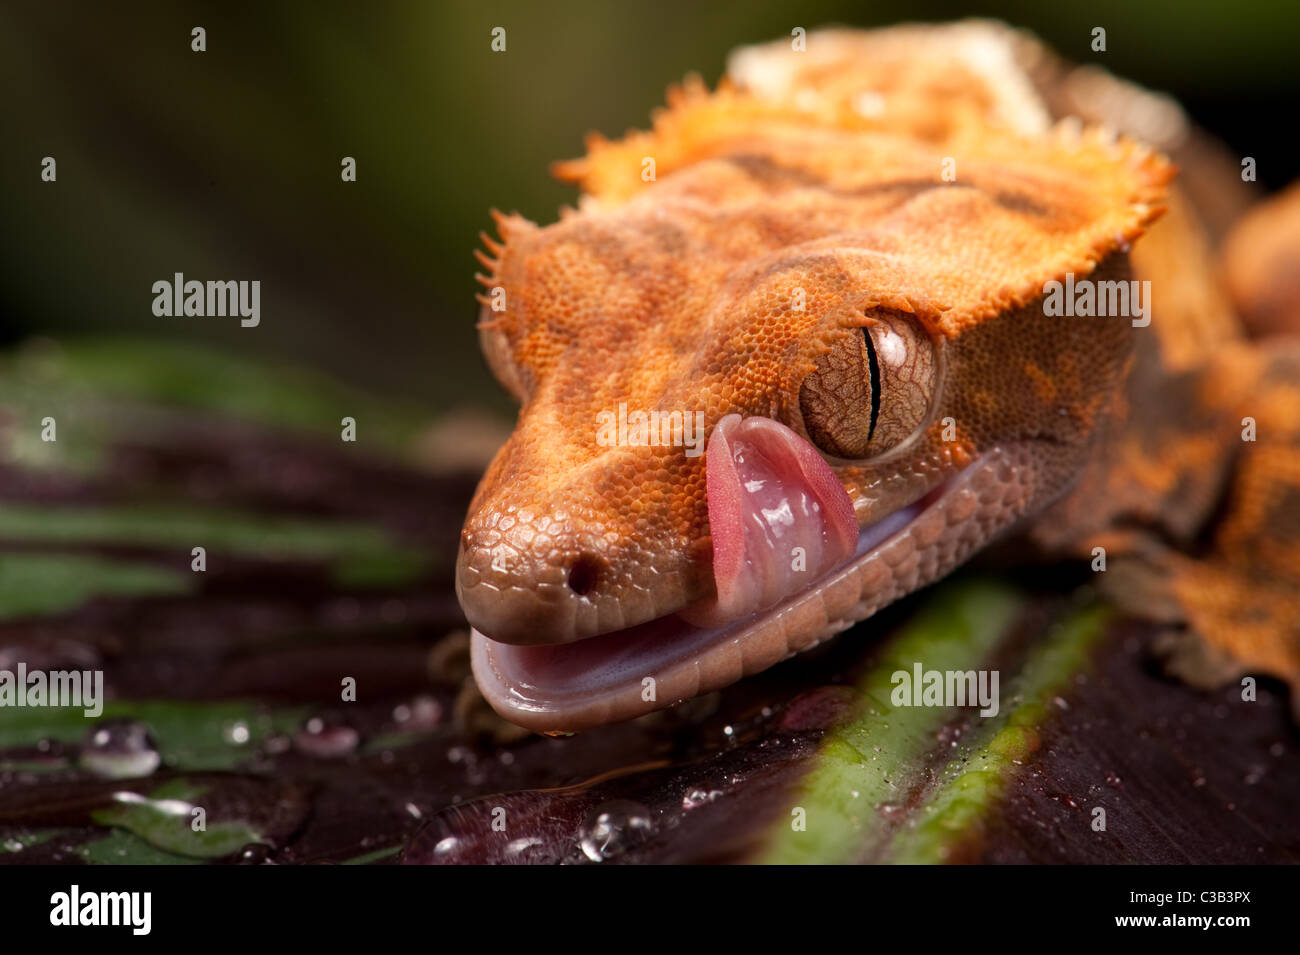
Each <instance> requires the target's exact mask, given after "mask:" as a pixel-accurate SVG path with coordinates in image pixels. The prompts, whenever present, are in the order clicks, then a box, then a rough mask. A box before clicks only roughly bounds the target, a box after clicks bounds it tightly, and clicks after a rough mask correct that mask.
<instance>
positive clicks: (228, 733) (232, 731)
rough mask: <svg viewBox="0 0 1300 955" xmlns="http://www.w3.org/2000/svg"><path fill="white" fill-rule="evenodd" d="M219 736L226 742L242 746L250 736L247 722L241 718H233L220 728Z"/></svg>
mask: <svg viewBox="0 0 1300 955" xmlns="http://www.w3.org/2000/svg"><path fill="white" fill-rule="evenodd" d="M221 738H222V739H224V740H225V741H226V742H227V743H234V744H235V745H236V746H243V745H244V744H245V743H247V742H248V741H249V739H251V738H252V733H251V732H249V729H248V724H247V723H245V722H244V721H243V720H235V721H234V722H233V723H227V724H226V725H225V726H223V727H222V728H221Z"/></svg>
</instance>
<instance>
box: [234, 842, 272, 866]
mask: <svg viewBox="0 0 1300 955" xmlns="http://www.w3.org/2000/svg"><path fill="white" fill-rule="evenodd" d="M270 855H271V847H270V846H268V845H263V844H262V843H260V842H250V843H249V844H248V845H246V846H244V849H243V851H242V852H240V853H239V863H240V865H261V864H262V863H263V862H265V861H266V860H267V859H268V858H269V857H270Z"/></svg>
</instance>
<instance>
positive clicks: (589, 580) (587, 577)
mask: <svg viewBox="0 0 1300 955" xmlns="http://www.w3.org/2000/svg"><path fill="white" fill-rule="evenodd" d="M599 576H600V566H599V565H598V564H597V563H596V558H594V557H592V556H591V555H589V554H583V555H582V556H580V557H579V558H578V559H577V560H575V561H574V562H573V566H572V567H570V568H569V589H570V590H572V591H573V592H574V593H575V594H577V595H578V596H579V597H585V596H587V594H589V593H591V592H592V591H593V590H594V589H595V588H596V579H597V578H598V577H599Z"/></svg>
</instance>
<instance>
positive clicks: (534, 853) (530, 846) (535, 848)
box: [506, 836, 546, 864]
mask: <svg viewBox="0 0 1300 955" xmlns="http://www.w3.org/2000/svg"><path fill="white" fill-rule="evenodd" d="M545 855H546V849H545V843H544V841H543V840H542V839H541V838H540V837H538V836H520V837H519V838H518V839H511V840H510V841H509V842H508V843H506V859H507V861H509V862H516V863H520V864H523V863H527V862H528V861H530V860H531V859H538V860H540V859H541V858H542V857H544V856H545Z"/></svg>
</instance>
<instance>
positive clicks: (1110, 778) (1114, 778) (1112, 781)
mask: <svg viewBox="0 0 1300 955" xmlns="http://www.w3.org/2000/svg"><path fill="white" fill-rule="evenodd" d="M1106 785H1107V786H1110V787H1111V788H1112V789H1121V788H1123V783H1122V782H1121V781H1120V778H1119V776H1118V774H1116V773H1114V772H1109V773H1107V774H1106Z"/></svg>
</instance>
